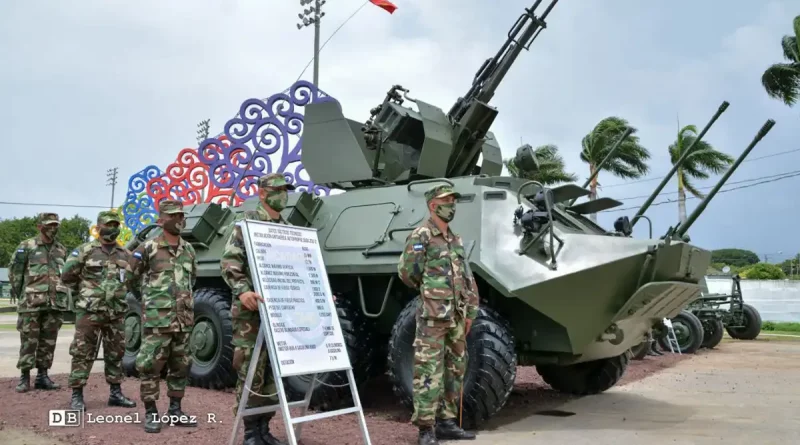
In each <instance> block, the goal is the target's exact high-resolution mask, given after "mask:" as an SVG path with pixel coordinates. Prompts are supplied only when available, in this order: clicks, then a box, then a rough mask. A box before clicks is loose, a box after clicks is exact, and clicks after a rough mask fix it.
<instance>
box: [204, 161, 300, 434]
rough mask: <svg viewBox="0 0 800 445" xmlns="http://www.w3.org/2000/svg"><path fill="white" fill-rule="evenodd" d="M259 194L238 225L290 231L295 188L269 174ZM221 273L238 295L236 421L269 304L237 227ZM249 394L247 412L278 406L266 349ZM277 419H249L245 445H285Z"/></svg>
mask: <svg viewBox="0 0 800 445" xmlns="http://www.w3.org/2000/svg"><path fill="white" fill-rule="evenodd" d="M258 188H259V190H258V197H259V205H258V207H256V209H255V210H248V211H245V212H244V213H243V214H241V215H240V216H239V217H238V218H237V219H236V220H235V221H234V222H233V224H236V222H238V221H241V220H243V219H253V220H258V221H268V222H274V223H279V224H287V225H288V223H287V222H286V221H285V220H284V219H283V218H282V217H281V213H280V212H281V210H283V209H284V208H285V207H286V201H287V200H288V199H289V193H288V190H294V186H293V185H291V184H289V183H287V182H286V179H285V178H284V177H283V175H282V174H281V173H270V174H267V175H264V176H262V177H260V178H259V179H258ZM220 267H221V268H222V277H223V278H224V279H225V282H226V283H228V286H230V288H231V293H232V294H233V302H232V305H231V317H232V318H233V346H234V348H235V349H234V353H233V367H234V369H236V370H237V372H238V374H239V379H238V381H237V382H236V405H234V406H233V414H234V415H236V414H237V413H238V407H239V402H240V400H241V398H242V389H243V388H244V383H245V379H246V378H247V370H248V369H249V367H250V357H251V356H252V354H253V349H254V348H255V345H256V339H257V336H258V333H259V329H260V325H261V318H260V317H259V313H258V302H263V301H264V299H263V298H262V297H261V296H260V295H258V294H257V293H255V292H254V290H253V283H252V280H251V277H250V267H249V265H248V264H247V253H246V252H245V246H244V239H243V237H242V230H241V229H240V228H239V227H238V226H236V225H234V226H233V230H232V231H231V232H230V235H229V237H228V241H227V243H226V245H225V251H224V252H223V253H222V261H221V264H220ZM250 391H251V392H250V395H249V399H248V404H247V408H253V407H259V406H268V405H275V404H277V403H278V398H277V389H276V387H275V379H274V377H273V375H272V369H271V368H270V366H269V355H268V351H266V349H265V350H264V351H262V352H261V353H260V355H259V360H258V367H257V368H256V372H255V374H254V376H253V381H252V384H251V387H250ZM274 416H275V413H274V412H271V413H266V414H260V415H253V416H247V417H245V418H244V419H243V422H244V445H264V444H266V445H284V444H283V442H280V441H279V440H278V439H277V438H275V436H273V435H272V433H270V431H269V421H270V420H271V419H272V418H273V417H274Z"/></svg>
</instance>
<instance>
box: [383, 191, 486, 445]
mask: <svg viewBox="0 0 800 445" xmlns="http://www.w3.org/2000/svg"><path fill="white" fill-rule="evenodd" d="M459 196H460V194H459V193H456V192H455V191H453V188H452V187H450V186H448V185H438V186H434V187H432V188H430V189H429V190H428V191H426V192H425V200H426V202H427V205H428V210H429V211H430V218H429V219H428V220H427V221H426V222H424V223H423V224H422V225H421V226H420V227H417V228H416V229H414V231H412V232H411V234H410V235H409V236H408V240H407V241H406V247H405V250H404V252H403V254H402V256H401V257H400V261H399V262H398V264H397V272H398V275H399V276H400V279H401V280H402V281H403V282H404V283H405V284H406V285H407V286H409V287H411V288H412V289H415V290H417V291H418V292H419V295H420V300H421V301H420V302H419V303H420V304H419V306H418V307H417V317H416V321H417V328H416V337H415V339H414V414H413V416H412V417H411V421H412V422H413V423H414V424H416V425H417V426H418V427H419V444H420V445H436V444H438V443H439V442H438V441H437V439H450V440H459V439H474V438H475V434H473V433H469V432H467V431H464V430H463V429H461V428H460V427H459V426H458V424H456V421H455V419H456V417H457V416H458V414H459V409H458V408H459V404H458V401H459V400H458V399H459V397H460V393H461V387H462V385H463V382H464V371H465V370H466V335H467V334H468V333H469V330H470V328H471V327H472V321H473V320H474V319H475V318H476V317H477V316H478V301H479V299H478V288H477V285H476V283H475V279H474V278H473V276H472V275H471V273H470V272H469V269H467V267H466V263H465V261H466V258H465V253H464V246H463V244H462V242H461V237H460V236H459V235H456V234H455V233H453V231H452V230H451V229H450V227H449V223H450V221H452V220H453V217H454V216H455V211H456V209H455V205H456V203H455V200H456V199H458V197H459ZM443 391H444V394H443V395H442V392H443ZM437 418H438V420H437ZM434 422H435V425H436V428H435V431H434Z"/></svg>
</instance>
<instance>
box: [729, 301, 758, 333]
mask: <svg viewBox="0 0 800 445" xmlns="http://www.w3.org/2000/svg"><path fill="white" fill-rule="evenodd" d="M742 311H743V312H744V320H743V321H744V327H741V328H739V327H736V328H734V327H727V328H725V330H726V331H728V335H730V336H731V337H732V338H735V339H737V340H755V339H756V337H758V334H760V333H761V314H759V313H758V310H756V308H754V307H753V306H750V305H749V304H744V305H743V306H742Z"/></svg>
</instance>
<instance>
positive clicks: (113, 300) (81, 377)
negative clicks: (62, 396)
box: [61, 211, 136, 409]
mask: <svg viewBox="0 0 800 445" xmlns="http://www.w3.org/2000/svg"><path fill="white" fill-rule="evenodd" d="M119 225H120V221H119V216H118V215H117V214H116V213H115V212H112V211H104V212H100V214H99V215H97V229H98V231H99V234H100V237H99V239H97V240H95V241H90V242H88V243H85V244H82V245H80V246H79V247H78V248H76V249H75V250H73V251H72V253H71V254H70V256H69V257H67V262H66V264H65V265H64V272H62V274H61V281H62V282H63V283H64V285H65V286H68V287H70V288H71V289H72V295H74V296H75V297H74V298H73V302H74V305H75V336H74V337H73V339H72V344H71V345H70V348H69V353H70V355H71V356H72V370H71V372H70V374H69V386H70V387H71V388H72V400H71V402H70V408H72V409H84V408H85V404H84V401H83V387H84V386H86V380H87V379H88V378H89V373H90V372H91V370H92V364H93V363H94V358H95V356H96V354H97V346H98V339H99V338H103V339H104V342H103V361H104V362H105V375H106V382H108V384H109V385H110V393H109V396H108V405H109V406H122V407H125V408H133V407H135V406H136V402H134V401H133V400H130V399H128V398H127V397H125V396H124V395H123V394H122V390H121V388H120V383H122V378H123V372H122V356H123V355H124V354H125V322H124V317H125V312H126V311H127V308H128V304H127V302H126V301H125V294H126V292H127V290H126V287H125V269H126V268H127V266H128V259H129V257H130V252H128V250H126V249H125V248H123V247H120V246H118V245H117V242H116V241H117V236H118V235H119V232H120V230H119Z"/></svg>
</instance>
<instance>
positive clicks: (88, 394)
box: [0, 354, 691, 445]
mask: <svg viewBox="0 0 800 445" xmlns="http://www.w3.org/2000/svg"><path fill="white" fill-rule="evenodd" d="M690 357H691V356H690V355H683V356H679V355H672V354H666V355H665V356H662V357H647V358H645V359H644V360H642V361H632V362H631V365H630V366H629V367H628V369H627V371H626V373H625V376H624V377H623V379H622V381H621V382H620V383H619V385H625V384H628V383H631V382H634V381H636V380H640V379H642V378H644V377H646V376H648V375H651V374H653V373H656V372H658V371H660V370H662V369H665V368H669V367H671V366H674V365H675V364H676V363H677V362H679V361H682V360H685V359H688V358H690ZM97 365H100V366H102V364H101V363H97V364H96V365H95V366H97ZM51 378H53V380H54V381H56V382H57V383H59V384H60V385H61V386H62V388H61V389H60V390H58V391H31V392H29V393H25V394H17V393H16V392H15V391H14V387H15V386H16V384H17V379H9V378H5V379H0V393H2V397H1V398H0V401H2V403H0V438H2V437H4V436H6V437H8V438H9V439H3V440H0V442H4V444H6V445H16V444H23V443H28V444H30V443H37V444H38V443H42V444H44V443H48V444H53V443H59V444H60V443H69V444H76V445H95V444H97V445H99V444H104V445H106V444H107V445H111V444H119V445H127V444H136V443H158V444H160V445H178V444H192V445H221V444H227V443H228V440H229V437H230V433H231V428H232V420H233V416H232V415H231V411H230V406H231V404H232V403H233V400H234V395H233V394H232V392H231V391H230V390H229V391H224V392H223V391H209V390H203V389H198V388H188V389H187V394H186V398H185V399H184V403H183V410H184V411H185V412H186V413H187V414H191V415H196V416H197V419H198V422H199V425H198V427H196V428H179V427H165V428H163V429H162V431H161V433H160V434H148V433H145V432H144V425H143V424H120V423H114V424H91V425H86V427H85V428H63V427H53V428H50V427H48V426H47V416H48V410H50V409H67V408H68V407H69V399H70V394H71V390H70V389H69V388H66V384H67V376H66V375H63V374H62V375H54V376H51ZM32 380H33V379H32ZM31 383H32V382H31ZM122 387H123V392H124V393H125V395H127V396H128V397H130V398H132V399H134V400H137V405H138V406H137V407H136V408H133V409H126V408H111V407H108V406H106V400H107V397H108V386H107V385H106V384H105V381H104V379H103V376H102V374H92V376H91V377H90V378H89V384H88V385H87V387H86V388H85V390H84V398H85V401H86V404H87V411H88V412H90V413H92V415H94V416H97V415H120V414H121V415H125V414H133V413H139V418H140V419H143V413H144V408H143V406H142V403H141V402H140V401H139V400H138V399H139V385H138V381H137V380H135V379H129V380H126V381H125V382H124V383H123V385H122ZM165 394H166V387H165V386H164V385H163V383H162V388H161V397H162V398H161V400H160V401H159V409H160V410H161V411H165V410H166V407H167V405H168V404H169V401H168V398H166V396H165ZM360 396H361V399H362V403H363V405H364V413H365V415H366V417H367V425H368V427H369V432H370V438H371V440H372V443H373V444H375V445H400V444H414V443H416V438H417V431H416V428H415V427H414V426H413V425H411V423H410V422H409V420H410V417H411V413H410V412H408V411H407V410H405V409H403V408H402V407H400V406H399V405H398V404H397V403H396V400H395V399H394V397H393V396H392V393H391V388H390V386H389V384H388V382H387V380H386V378H385V377H383V378H380V379H375V380H374V381H373V382H371V383H370V384H369V385H368V386H367V387H366V388H363V389H362V390H361V391H360ZM570 398H571V397H569V396H565V395H563V394H560V393H556V392H555V391H552V390H551V389H550V388H549V387H548V386H547V385H545V384H544V383H543V382H542V380H541V378H540V377H539V375H538V374H537V373H536V370H535V368H533V367H520V368H518V369H517V380H516V385H515V388H514V391H513V392H512V394H511V396H510V398H509V401H508V404H507V405H506V406H505V407H504V408H503V410H502V411H501V412H500V413H499V414H498V415H497V416H496V417H495V418H494V419H493V420H492V422H491V424H492V426H498V425H502V424H504V423H509V422H512V421H514V420H516V419H519V418H521V417H524V416H527V415H531V414H534V413H535V412H537V411H540V410H546V409H554V408H556V407H558V406H559V405H561V404H562V403H564V402H566V401H567V400H569V399H570ZM209 413H212V414H214V415H215V416H216V420H217V422H218V423H208V422H207V420H206V416H207V415H208V414H209ZM272 425H273V426H272V428H273V430H274V431H275V435H276V436H277V437H279V438H281V439H285V435H284V428H283V422H282V420H281V416H280V414H279V415H277V416H276V417H275V419H273V421H272ZM3 430H13V431H14V434H13V436H14V437H18V435H19V433H21V432H23V431H29V432H31V433H35V434H36V435H37V436H38V437H39V438H40V439H43V440H40V441H34V440H30V441H26V440H15V439H10V437H12V434H11V432H10V431H6V433H3ZM31 439H34V438H31ZM6 440H13V442H11V443H9V442H6ZM241 440H242V432H241V427H240V432H239V436H238V439H237V443H241ZM300 443H301V444H303V445H333V444H353V445H355V444H361V443H362V442H361V440H360V433H359V430H358V422H357V420H356V417H355V415H352V414H350V415H346V416H341V417H334V418H329V419H324V420H319V421H314V422H310V423H307V424H305V425H304V426H303V430H302V436H301V440H300Z"/></svg>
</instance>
